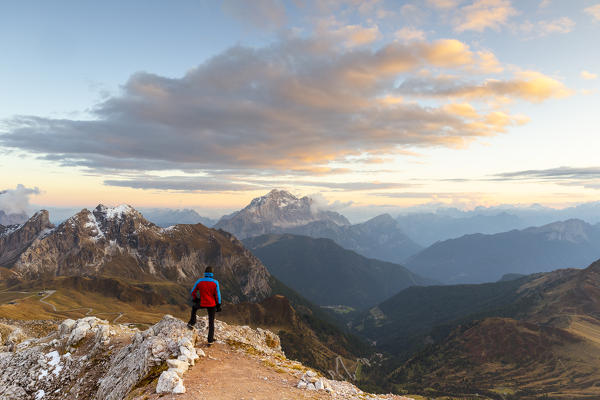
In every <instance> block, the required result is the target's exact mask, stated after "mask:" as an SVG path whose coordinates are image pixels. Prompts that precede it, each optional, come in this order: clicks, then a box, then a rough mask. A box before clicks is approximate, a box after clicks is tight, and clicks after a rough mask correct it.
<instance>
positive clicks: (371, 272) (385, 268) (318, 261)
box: [243, 234, 435, 309]
mask: <svg viewBox="0 0 600 400" xmlns="http://www.w3.org/2000/svg"><path fill="white" fill-rule="evenodd" d="M243 242H244V244H245V245H246V246H247V247H248V248H249V249H251V250H252V252H253V253H254V254H255V255H256V256H257V257H258V258H259V259H260V260H261V261H262V262H263V263H264V264H265V265H266V266H267V268H268V269H269V271H270V272H271V273H272V274H273V275H274V276H275V277H276V278H277V279H279V280H280V281H282V282H283V283H284V284H286V285H288V286H289V287H291V288H292V289H294V290H295V291H297V292H298V293H300V294H301V295H302V296H304V297H305V298H307V299H309V300H310V301H312V302H314V303H316V304H319V305H323V306H337V305H343V306H349V307H353V308H356V309H364V308H368V307H370V306H373V305H375V304H377V303H378V302H380V301H382V300H384V299H386V298H388V297H390V296H392V295H394V294H396V293H398V292H399V291H400V290H402V289H405V288H407V287H409V286H420V285H421V286H422V285H431V284H434V283H435V282H434V281H432V280H429V279H425V278H422V277H420V276H418V275H416V274H414V273H412V272H411V271H409V270H407V269H406V268H404V267H403V266H401V265H397V264H392V263H389V262H384V261H380V260H375V259H370V258H366V257H363V256H361V255H359V254H357V253H355V252H353V251H350V250H346V249H344V248H342V247H340V246H339V245H337V244H336V243H335V242H333V241H332V240H330V239H315V238H310V237H307V236H296V235H291V234H281V235H275V234H274V235H263V236H259V237H253V238H248V239H245V240H244V241H243Z"/></svg>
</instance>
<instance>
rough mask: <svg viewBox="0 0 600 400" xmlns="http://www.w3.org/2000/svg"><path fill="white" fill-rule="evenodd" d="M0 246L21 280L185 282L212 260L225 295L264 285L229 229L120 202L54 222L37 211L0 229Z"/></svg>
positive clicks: (251, 297) (252, 295) (261, 294)
mask: <svg viewBox="0 0 600 400" xmlns="http://www.w3.org/2000/svg"><path fill="white" fill-rule="evenodd" d="M0 254H1V255H2V256H1V257H2V258H0V266H3V267H11V269H12V271H13V273H14V275H15V276H16V277H17V278H18V279H20V280H25V281H32V280H39V279H41V278H44V279H52V278H55V277H58V276H86V277H94V276H115V277H118V278H120V279H123V278H124V279H130V280H135V281H145V282H148V281H150V282H152V281H169V282H177V283H179V284H183V285H188V284H190V283H191V282H192V281H193V280H195V279H197V277H198V276H201V275H202V273H203V272H204V268H205V267H206V266H207V265H212V266H213V267H214V268H215V272H217V273H218V274H219V276H220V280H221V281H222V283H223V285H224V286H225V287H226V288H227V289H228V290H227V293H229V295H230V297H229V298H227V300H229V301H232V302H239V301H244V300H247V301H259V300H262V299H264V298H266V297H267V296H268V295H269V294H270V291H271V288H270V286H269V278H270V275H269V272H268V271H267V269H266V268H265V267H264V266H263V265H262V264H261V263H260V261H259V260H258V259H257V258H256V257H254V256H253V255H252V254H251V253H250V252H249V251H248V250H246V249H245V248H244V246H243V245H242V244H241V243H240V242H239V241H238V240H237V239H236V238H235V237H233V236H231V235H230V234H228V233H226V232H222V231H217V230H214V229H209V228H206V227H205V226H203V225H201V224H196V225H176V226H172V227H169V228H160V227H158V226H156V225H154V224H153V223H151V222H149V221H148V220H146V219H145V218H144V217H143V216H142V214H141V213H139V212H138V211H137V210H135V209H134V208H132V207H130V206H127V205H122V206H118V207H114V208H109V207H105V206H103V205H98V207H96V208H95V209H94V210H93V211H89V210H87V209H83V210H81V211H80V212H79V213H77V214H76V215H74V216H72V217H71V218H69V219H67V220H66V221H64V222H63V223H61V224H60V225H59V226H57V227H55V228H53V227H52V225H50V223H49V221H48V213H47V212H45V211H42V212H40V213H37V214H36V215H35V216H34V217H32V218H31V219H30V220H29V221H28V222H27V223H25V224H24V225H22V226H21V227H19V228H18V229H13V231H11V232H10V233H8V234H7V233H6V232H5V233H4V234H2V235H1V236H0ZM11 260H12V261H11Z"/></svg>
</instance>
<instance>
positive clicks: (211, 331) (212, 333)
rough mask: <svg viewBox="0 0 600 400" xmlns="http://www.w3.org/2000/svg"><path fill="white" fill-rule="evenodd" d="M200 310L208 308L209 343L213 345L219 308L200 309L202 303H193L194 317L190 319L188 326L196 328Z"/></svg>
mask: <svg viewBox="0 0 600 400" xmlns="http://www.w3.org/2000/svg"><path fill="white" fill-rule="evenodd" d="M200 308H206V311H207V312H208V342H209V343H212V342H214V341H215V313H216V312H217V307H200V302H196V301H195V302H193V303H192V316H191V317H190V322H188V324H190V325H192V326H194V325H196V312H197V311H198V310H199V309H200Z"/></svg>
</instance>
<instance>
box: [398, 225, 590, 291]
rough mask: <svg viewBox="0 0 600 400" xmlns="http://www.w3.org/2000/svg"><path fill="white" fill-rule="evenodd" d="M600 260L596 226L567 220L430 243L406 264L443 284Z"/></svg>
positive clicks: (498, 277) (482, 279) (494, 279)
mask: <svg viewBox="0 0 600 400" xmlns="http://www.w3.org/2000/svg"><path fill="white" fill-rule="evenodd" d="M599 257H600V225H590V224H588V223H586V222H584V221H581V220H567V221H563V222H555V223H552V224H548V225H544V226H542V227H532V228H527V229H523V230H513V231H509V232H503V233H497V234H493V235H484V234H474V235H465V236H463V237H460V238H458V239H450V240H445V241H443V242H438V243H435V244H434V245H432V246H430V247H428V248H427V249H425V250H423V251H422V252H420V253H418V254H416V255H415V256H413V257H411V258H410V259H409V260H408V261H407V262H406V264H405V265H406V266H407V268H409V269H410V270H412V271H414V272H415V273H418V274H420V275H421V276H425V277H429V278H431V279H436V280H438V281H440V282H443V283H447V284H454V283H482V282H494V281H497V280H498V279H500V278H501V277H502V276H503V275H505V274H509V273H518V274H531V273H535V272H545V271H551V270H554V269H557V268H566V267H583V266H585V265H588V264H589V263H591V262H592V261H594V260H596V259H597V258H599Z"/></svg>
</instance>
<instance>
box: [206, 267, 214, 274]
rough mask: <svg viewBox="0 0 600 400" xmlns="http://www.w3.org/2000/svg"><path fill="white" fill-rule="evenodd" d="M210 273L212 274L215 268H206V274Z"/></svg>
mask: <svg viewBox="0 0 600 400" xmlns="http://www.w3.org/2000/svg"><path fill="white" fill-rule="evenodd" d="M208 272H210V273H212V272H213V267H210V266H208V267H206V269H205V270H204V273H208Z"/></svg>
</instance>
